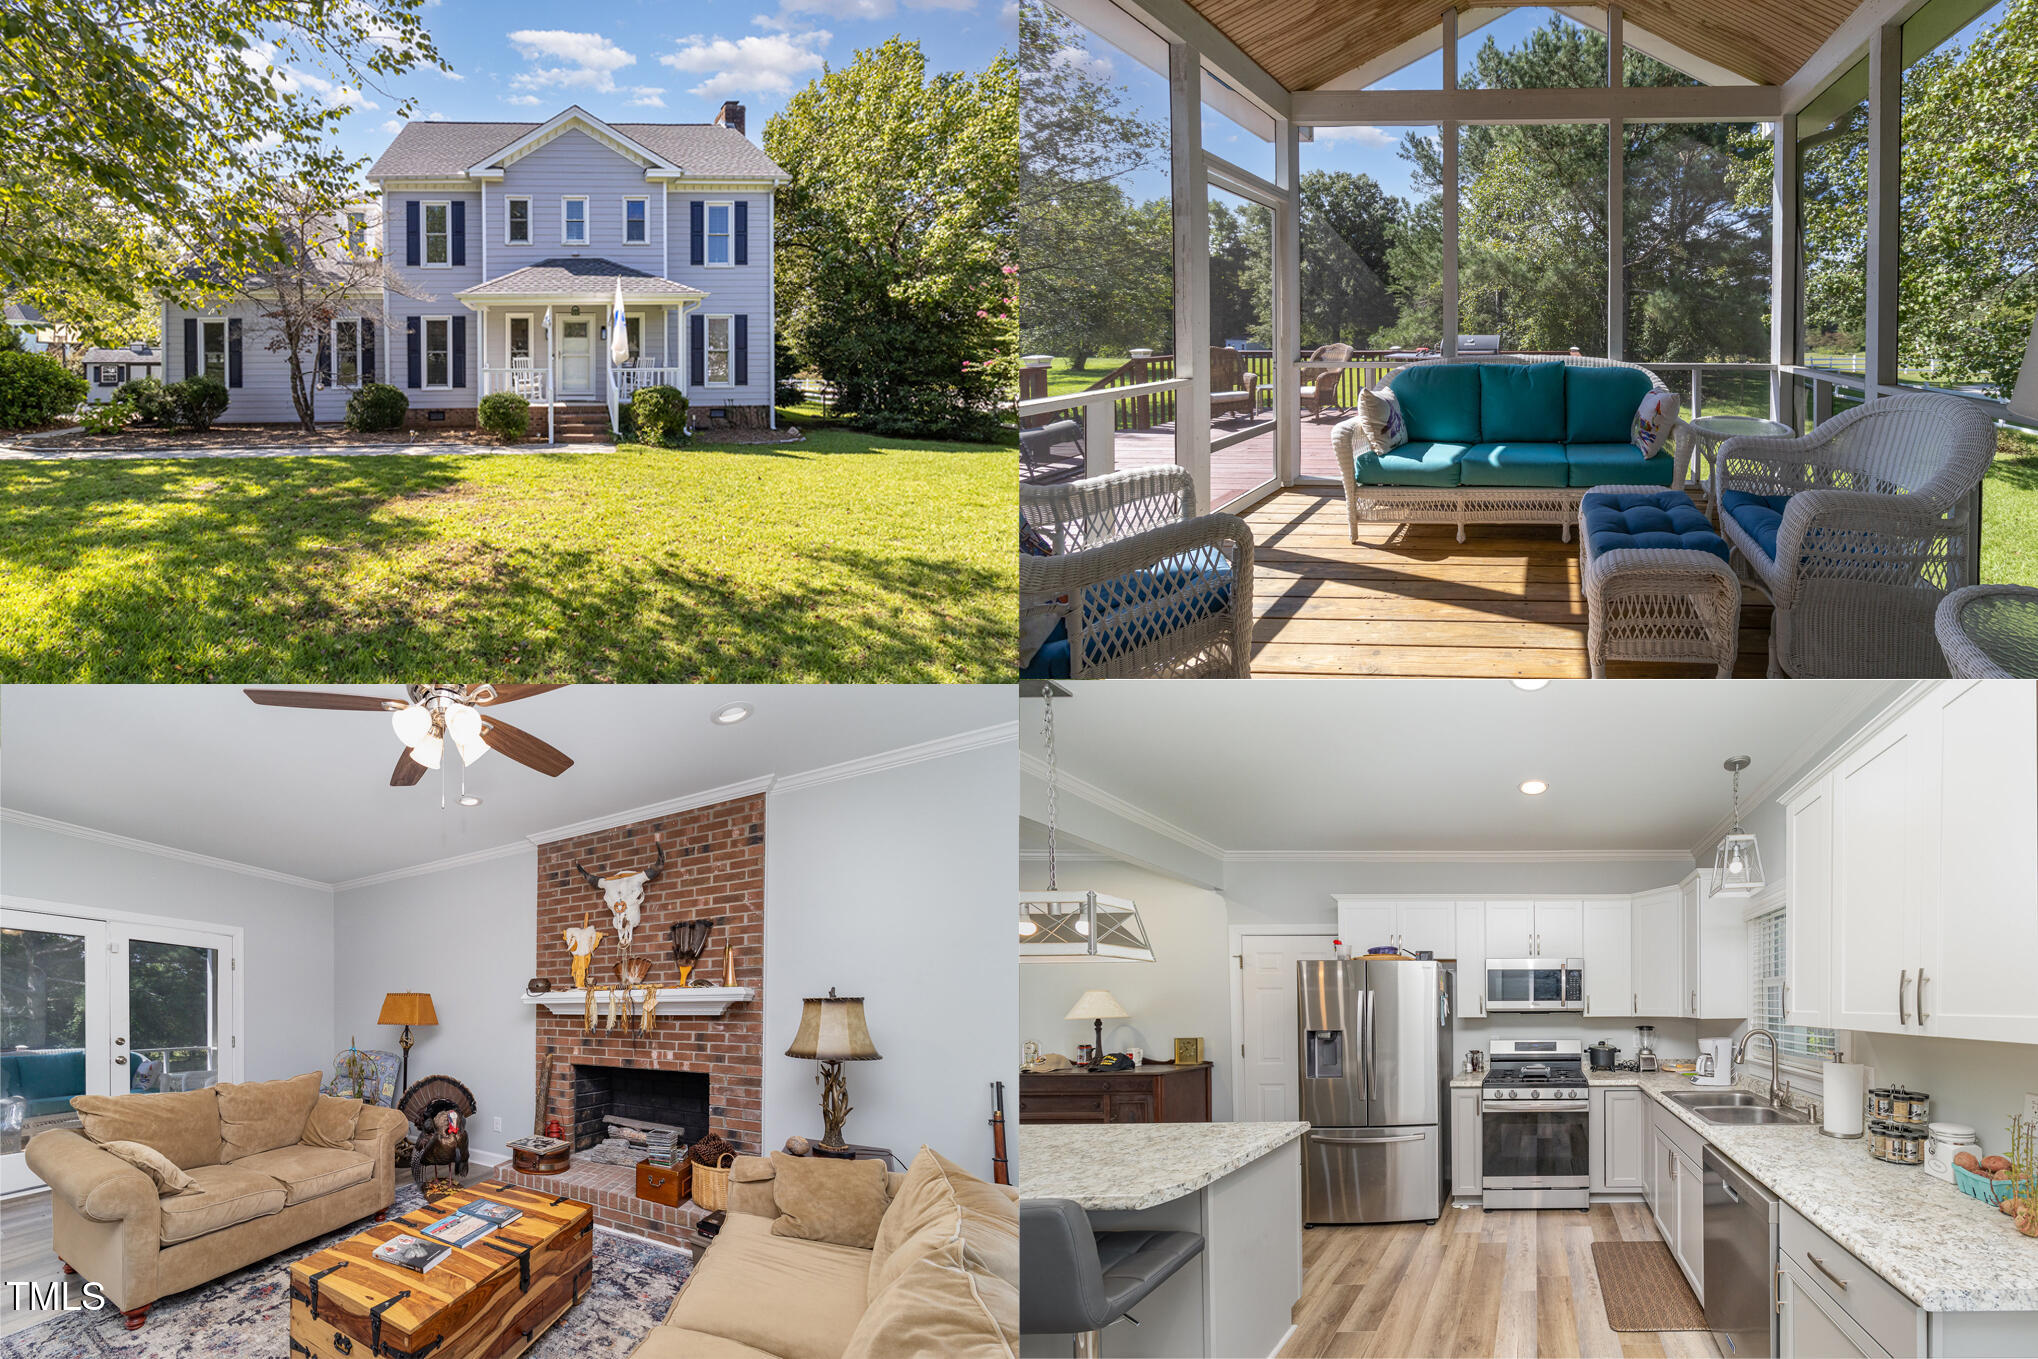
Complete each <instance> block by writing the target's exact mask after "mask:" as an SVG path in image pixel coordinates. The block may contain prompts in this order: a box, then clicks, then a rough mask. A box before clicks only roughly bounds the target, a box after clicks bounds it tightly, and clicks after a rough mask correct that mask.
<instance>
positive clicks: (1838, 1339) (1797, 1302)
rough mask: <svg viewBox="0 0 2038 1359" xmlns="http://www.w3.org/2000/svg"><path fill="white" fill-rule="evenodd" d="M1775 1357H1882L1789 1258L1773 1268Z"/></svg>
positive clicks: (1859, 1328)
mask: <svg viewBox="0 0 2038 1359" xmlns="http://www.w3.org/2000/svg"><path fill="white" fill-rule="evenodd" d="M1776 1353H1777V1355H1778V1357H1779V1359H1885V1354H1884V1351H1883V1349H1882V1347H1881V1346H1880V1345H1877V1344H1876V1343H1875V1341H1874V1340H1873V1339H1871V1338H1870V1337H1869V1335H1868V1333H1867V1332H1866V1331H1864V1330H1862V1329H1861V1327H1860V1326H1858V1325H1856V1324H1855V1322H1854V1321H1853V1319H1852V1318H1850V1317H1849V1316H1848V1315H1847V1314H1846V1313H1845V1312H1844V1311H1842V1310H1841V1309H1840V1307H1839V1305H1838V1304H1836V1303H1834V1302H1833V1301H1831V1300H1830V1299H1828V1298H1827V1297H1826V1295H1825V1294H1824V1293H1823V1292H1821V1291H1820V1290H1819V1287H1818V1285H1817V1284H1814V1283H1813V1282H1812V1281H1811V1280H1810V1279H1808V1278H1806V1277H1805V1275H1804V1272H1803V1271H1802V1270H1800V1269H1799V1268H1798V1267H1797V1266H1796V1265H1795V1264H1793V1263H1791V1261H1790V1260H1789V1259H1787V1258H1786V1259H1785V1260H1784V1261H1783V1262H1782V1265H1781V1267H1780V1268H1778V1269H1777V1271H1776Z"/></svg>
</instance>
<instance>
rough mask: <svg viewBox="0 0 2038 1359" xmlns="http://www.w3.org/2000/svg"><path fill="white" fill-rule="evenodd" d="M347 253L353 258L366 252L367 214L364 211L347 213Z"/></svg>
mask: <svg viewBox="0 0 2038 1359" xmlns="http://www.w3.org/2000/svg"><path fill="white" fill-rule="evenodd" d="M347 253H348V254H349V255H352V256H353V257H354V258H355V259H359V258H361V257H362V256H363V255H366V254H367V253H368V214H367V213H365V212H349V213H348V214H347Z"/></svg>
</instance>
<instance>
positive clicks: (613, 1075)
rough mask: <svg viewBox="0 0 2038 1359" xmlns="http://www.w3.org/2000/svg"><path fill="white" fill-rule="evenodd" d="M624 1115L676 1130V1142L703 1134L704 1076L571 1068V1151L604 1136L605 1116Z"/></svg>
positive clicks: (639, 1069) (705, 1119)
mask: <svg viewBox="0 0 2038 1359" xmlns="http://www.w3.org/2000/svg"><path fill="white" fill-rule="evenodd" d="M611 1118H617V1119H630V1120H632V1121H634V1122H638V1123H656V1124H663V1125H665V1126H667V1127H672V1128H677V1129H679V1140H680V1142H681V1144H682V1145H687V1146H690V1145H692V1144H693V1143H695V1142H698V1141H700V1139H701V1138H703V1137H705V1136H707V1133H708V1078H707V1077H706V1076H705V1075H703V1074H701V1073H699V1072H696V1071H653V1070H649V1069H646V1068H643V1067H618V1066H586V1065H582V1064H580V1063H577V1062H576V1063H575V1064H574V1067H573V1127H572V1129H571V1140H572V1142H573V1146H574V1149H575V1150H576V1151H579V1150H584V1149H586V1148H588V1147H593V1146H597V1145H599V1144H600V1143H601V1142H602V1140H603V1139H604V1138H605V1137H607V1136H608V1128H607V1120H609V1119H611Z"/></svg>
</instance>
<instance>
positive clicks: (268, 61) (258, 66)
mask: <svg viewBox="0 0 2038 1359" xmlns="http://www.w3.org/2000/svg"><path fill="white" fill-rule="evenodd" d="M240 55H241V62H242V64H244V65H245V66H247V68H248V69H249V70H251V71H257V72H260V71H263V70H265V69H266V70H267V71H268V73H269V83H270V84H272V85H274V86H275V87H276V88H277V89H279V90H281V91H283V92H284V93H285V94H302V93H305V92H307V91H308V92H310V93H312V94H315V95H317V96H318V97H319V98H320V99H321V100H323V101H324V102H325V103H327V104H329V105H331V106H332V107H334V108H341V107H347V108H357V109H379V108H381V107H382V106H381V105H380V104H378V103H376V102H375V101H374V100H372V99H370V98H368V97H367V96H365V95H364V94H362V93H361V91H360V90H358V89H356V88H355V87H354V86H352V85H341V84H338V83H336V82H334V81H331V80H327V79H326V78H325V77H324V76H322V75H320V74H319V73H318V72H317V71H305V70H300V69H298V68H297V67H294V66H282V65H278V64H277V58H278V56H280V55H281V50H280V49H279V48H277V47H276V46H274V45H273V44H272V45H270V46H267V47H243V48H242V49H241V54H240Z"/></svg>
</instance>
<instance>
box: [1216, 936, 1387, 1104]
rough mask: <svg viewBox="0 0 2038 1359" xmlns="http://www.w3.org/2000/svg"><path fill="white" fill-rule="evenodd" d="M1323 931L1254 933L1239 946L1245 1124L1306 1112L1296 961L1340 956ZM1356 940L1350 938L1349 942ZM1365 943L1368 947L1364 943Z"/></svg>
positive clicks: (1241, 1100)
mask: <svg viewBox="0 0 2038 1359" xmlns="http://www.w3.org/2000/svg"><path fill="white" fill-rule="evenodd" d="M1337 937H1338V936H1335V935H1333V934H1331V933H1330V932H1329V931H1327V930H1326V931H1325V932H1324V933H1322V934H1251V935H1246V936H1245V937H1244V938H1243V939H1242V940H1241V941H1240V944H1239V952H1240V956H1241V957H1242V959H1243V961H1244V965H1243V966H1242V967H1241V968H1240V969H1239V988H1240V997H1239V1015H1240V1021H1241V1025H1242V1027H1241V1029H1240V1031H1239V1035H1240V1040H1241V1043H1242V1045H1243V1047H1244V1049H1245V1050H1244V1051H1243V1052H1241V1053H1240V1054H1239V1076H1238V1084H1237V1086H1236V1087H1235V1090H1236V1093H1237V1096H1238V1097H1237V1099H1236V1100H1235V1101H1234V1103H1235V1108H1234V1110H1233V1113H1232V1117H1233V1118H1234V1119H1236V1120H1237V1121H1239V1122H1241V1123H1254V1122H1289V1121H1292V1120H1294V1119H1296V1118H1299V1117H1300V1115H1299V1114H1297V1113H1296V1112H1295V1111H1296V1110H1297V1109H1299V1108H1300V1107H1301V1098H1300V1090H1299V1087H1298V1084H1297V1076H1298V1073H1297V1071H1296V1057H1295V1048H1296V1035H1295V964H1296V963H1298V962H1301V961H1303V960H1304V959H1310V958H1330V957H1334V956H1336V955H1335V953H1334V952H1333V950H1332V948H1331V940H1332V939H1334V938H1337ZM1347 942H1350V941H1347ZM1362 947H1363V946H1362Z"/></svg>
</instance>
